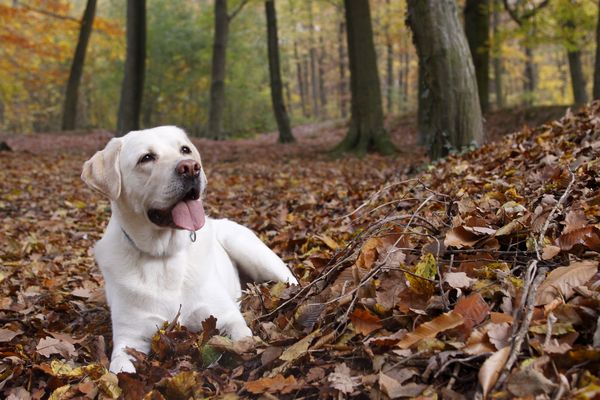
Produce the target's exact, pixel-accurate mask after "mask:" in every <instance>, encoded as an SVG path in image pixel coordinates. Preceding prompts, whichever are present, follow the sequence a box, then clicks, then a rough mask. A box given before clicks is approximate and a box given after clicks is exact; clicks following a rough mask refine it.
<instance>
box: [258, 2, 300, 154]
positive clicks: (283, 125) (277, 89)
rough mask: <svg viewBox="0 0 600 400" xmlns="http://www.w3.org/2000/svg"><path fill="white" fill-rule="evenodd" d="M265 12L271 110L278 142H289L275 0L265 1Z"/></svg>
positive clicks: (288, 122) (290, 136)
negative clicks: (275, 121) (273, 115)
mask: <svg viewBox="0 0 600 400" xmlns="http://www.w3.org/2000/svg"><path fill="white" fill-rule="evenodd" d="M265 12H266V14H267V47H268V53H269V78H270V81H271V101H272V103H273V112H274V114H275V119H276V120H277V127H278V128H279V142H280V143H289V142H293V141H294V136H293V135H292V129H291V128H290V118H289V117H288V114H287V111H286V109H285V103H284V101H283V93H282V84H281V68H280V65H279V39H278V37H277V11H276V10H275V0H267V1H265Z"/></svg>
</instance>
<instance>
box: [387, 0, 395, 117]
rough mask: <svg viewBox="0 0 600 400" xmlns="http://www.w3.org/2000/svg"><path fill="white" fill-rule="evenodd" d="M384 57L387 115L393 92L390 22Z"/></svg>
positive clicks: (389, 111)
mask: <svg viewBox="0 0 600 400" xmlns="http://www.w3.org/2000/svg"><path fill="white" fill-rule="evenodd" d="M385 3H386V8H387V12H388V13H390V12H391V9H390V4H391V3H390V0H386V2H385ZM385 41H386V43H385V49H386V51H385V55H386V63H385V64H386V74H385V78H386V85H385V86H386V87H385V91H386V96H385V97H386V111H387V113H388V115H389V114H391V113H392V111H393V102H392V98H393V96H392V92H393V90H394V43H393V42H392V37H391V34H390V22H389V20H388V21H387V22H386V24H385Z"/></svg>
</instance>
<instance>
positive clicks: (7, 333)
mask: <svg viewBox="0 0 600 400" xmlns="http://www.w3.org/2000/svg"><path fill="white" fill-rule="evenodd" d="M22 333H23V331H22V330H20V329H19V330H17V331H13V330H10V329H4V328H0V343H2V342H10V341H11V340H13V338H15V337H17V336H19V335H20V334H22Z"/></svg>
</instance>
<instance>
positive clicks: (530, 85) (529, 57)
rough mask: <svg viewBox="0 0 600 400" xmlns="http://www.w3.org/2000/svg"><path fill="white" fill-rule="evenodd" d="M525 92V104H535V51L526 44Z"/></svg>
mask: <svg viewBox="0 0 600 400" xmlns="http://www.w3.org/2000/svg"><path fill="white" fill-rule="evenodd" d="M523 91H524V92H525V104H526V105H528V106H530V105H532V104H533V95H534V92H535V65H534V62H533V50H532V49H531V47H529V44H525V81H524V82H523Z"/></svg>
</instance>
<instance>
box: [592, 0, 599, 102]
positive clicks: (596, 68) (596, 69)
mask: <svg viewBox="0 0 600 400" xmlns="http://www.w3.org/2000/svg"><path fill="white" fill-rule="evenodd" d="M593 95H594V100H598V99H600V0H599V1H598V19H597V21H596V60H595V61H594V93H593Z"/></svg>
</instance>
